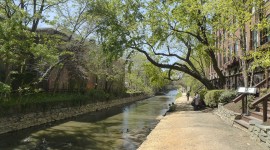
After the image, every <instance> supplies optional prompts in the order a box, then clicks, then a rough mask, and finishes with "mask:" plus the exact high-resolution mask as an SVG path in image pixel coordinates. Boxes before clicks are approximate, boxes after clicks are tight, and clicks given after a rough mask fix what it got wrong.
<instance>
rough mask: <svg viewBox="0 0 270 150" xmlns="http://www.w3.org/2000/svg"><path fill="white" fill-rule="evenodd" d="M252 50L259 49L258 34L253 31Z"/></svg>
mask: <svg viewBox="0 0 270 150" xmlns="http://www.w3.org/2000/svg"><path fill="white" fill-rule="evenodd" d="M250 43H251V49H255V48H257V47H258V32H257V31H256V30H253V31H251V42H250Z"/></svg>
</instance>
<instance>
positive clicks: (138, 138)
mask: <svg viewBox="0 0 270 150" xmlns="http://www.w3.org/2000/svg"><path fill="white" fill-rule="evenodd" d="M176 92H177V91H171V92H169V93H168V94H167V95H165V96H156V97H152V98H149V99H146V100H144V101H139V102H136V103H134V104H132V105H129V106H126V107H122V108H115V109H110V110H107V111H102V112H98V113H94V114H86V115H83V116H80V117H78V118H76V119H71V120H68V121H66V122H63V123H60V124H58V125H54V126H52V127H47V128H43V129H39V130H36V131H31V130H28V131H23V132H21V131H20V132H17V133H10V134H5V135H2V137H0V138H1V140H0V148H1V149H15V150H24V149H33V150H39V149H54V150H62V149H65V150H69V149H70V150H86V149H128V150H132V149H137V148H138V146H139V145H140V144H141V143H142V142H143V141H144V140H145V138H146V136H147V135H148V134H149V133H150V131H151V130H152V129H153V128H154V126H155V125H156V124H157V123H158V118H160V116H162V115H163V114H164V113H165V112H166V111H167V109H168V104H169V103H172V102H173V101H174V99H175V98H174V96H175V95H176ZM3 136H4V137H3Z"/></svg>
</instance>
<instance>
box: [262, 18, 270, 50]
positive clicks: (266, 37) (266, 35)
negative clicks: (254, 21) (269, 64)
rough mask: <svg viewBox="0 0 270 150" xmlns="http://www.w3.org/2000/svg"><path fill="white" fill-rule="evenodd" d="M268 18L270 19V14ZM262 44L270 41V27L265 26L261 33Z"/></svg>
mask: <svg viewBox="0 0 270 150" xmlns="http://www.w3.org/2000/svg"><path fill="white" fill-rule="evenodd" d="M267 20H268V21H270V15H268V16H267ZM260 39H261V43H260V44H261V45H263V44H265V43H267V42H269V41H270V27H268V28H264V29H263V30H262V31H261V33H260Z"/></svg>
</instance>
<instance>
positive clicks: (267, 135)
mask: <svg viewBox="0 0 270 150" xmlns="http://www.w3.org/2000/svg"><path fill="white" fill-rule="evenodd" d="M248 131H249V134H250V138H251V139H253V140H254V141H256V142H259V143H260V144H261V145H263V146H264V147H267V148H269V149H270V126H265V125H261V124H260V123H258V122H256V121H250V122H249V128H248Z"/></svg>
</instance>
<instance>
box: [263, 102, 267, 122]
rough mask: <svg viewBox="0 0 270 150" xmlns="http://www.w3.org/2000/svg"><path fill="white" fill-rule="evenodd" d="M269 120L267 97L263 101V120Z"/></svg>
mask: <svg viewBox="0 0 270 150" xmlns="http://www.w3.org/2000/svg"><path fill="white" fill-rule="evenodd" d="M266 121H267V99H265V100H264V101H263V122H266Z"/></svg>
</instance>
